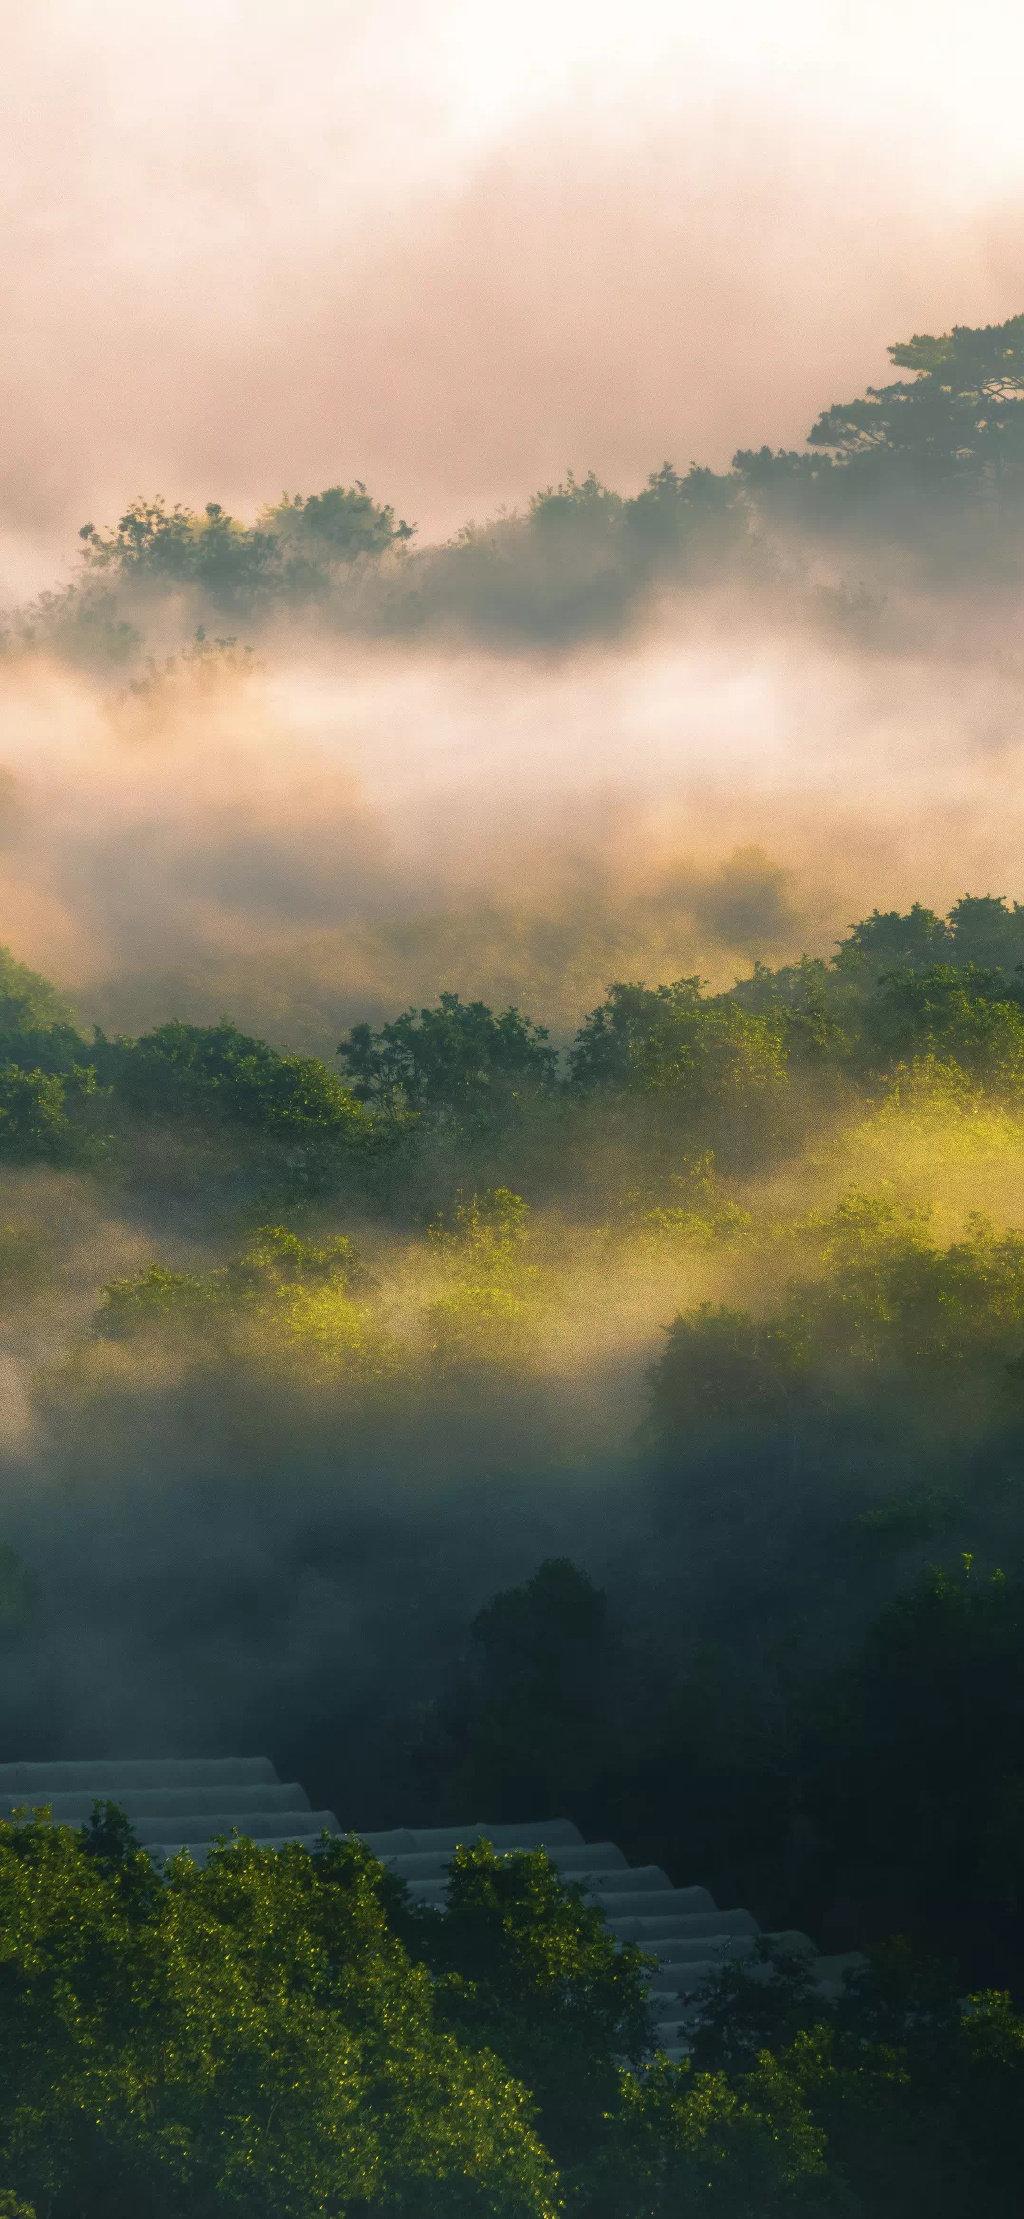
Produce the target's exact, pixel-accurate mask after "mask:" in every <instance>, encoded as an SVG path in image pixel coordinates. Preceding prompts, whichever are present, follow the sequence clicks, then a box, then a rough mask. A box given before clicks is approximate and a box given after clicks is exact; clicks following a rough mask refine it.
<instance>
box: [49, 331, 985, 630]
mask: <svg viewBox="0 0 1024 2219" xmlns="http://www.w3.org/2000/svg"><path fill="white" fill-rule="evenodd" d="M889 352H890V355H891V358H892V362H893V366H894V368H896V369H897V370H902V371H905V372H908V373H909V375H906V376H903V377H900V378H896V379H894V381H893V382H892V383H891V384H890V385H886V386H881V387H869V389H868V391H867V392H866V393H865V394H864V395H862V396H859V397H857V398H855V399H853V400H850V401H843V402H833V403H831V404H830V405H828V406H827V407H825V408H824V409H823V410H822V412H821V414H820V415H819V416H818V418H817V419H816V421H815V423H814V424H813V425H812V426H811V428H810V430H809V432H808V435H807V448H806V451H803V452H801V451H781V452H776V451H773V450H772V449H770V448H767V447H764V448H761V449H759V450H756V451H755V450H751V449H743V448H741V449H740V450H739V451H738V452H737V454H736V455H735V457H734V460H733V465H732V468H731V470H729V471H726V472H716V471H713V470H710V469H708V468H706V467H704V466H703V465H701V464H699V463H692V462H691V463H690V464H689V466H688V467H687V469H685V470H679V469H678V468H677V467H676V465H675V464H674V463H672V462H665V463H663V464H662V465H661V467H660V468H658V469H655V470H652V472H651V474H650V476H649V477H648V480H647V483H646V485H645V486H643V487H642V488H641V490H640V491H639V492H638V493H635V494H628V495H624V494H620V493H618V492H616V491H613V490H612V489H611V488H610V487H608V486H606V485H603V484H602V483H601V482H600V481H599V480H598V479H597V478H596V477H595V476H594V474H593V472H590V473H589V474H585V475H583V476H577V475H574V474H573V472H572V471H569V472H567V474H566V477H565V478H564V480H563V481H562V482H561V483H560V484H558V485H552V486H548V487H545V488H543V489H542V490H540V491H538V492H537V493H535V494H534V495H533V497H532V499H531V500H530V502H529V504H528V507H527V509H526V510H525V512H524V513H522V514H510V515H502V516H499V517H498V518H496V519H493V520H491V521H489V522H485V523H482V524H480V523H470V524H467V525H466V526H465V527H464V529H463V530H462V531H461V532H459V533H458V534H457V535H456V536H455V537H454V539H452V540H450V541H448V542H446V543H444V544H442V545H437V546H420V545H419V544H418V542H417V541H416V538H415V530H416V528H415V525H413V524H410V523H408V522H407V521H406V520H405V519H404V518H403V517H399V516H396V513H395V511H394V509H393V508H392V507H391V506H390V505H389V504H387V503H380V502H378V501H377V500H375V499H374V497H373V496H372V495H371V494H370V493H369V492H368V491H367V489H366V487H365V486H364V485H362V484H360V483H356V484H354V485H351V486H344V485H336V486H329V487H327V488H325V489H324V490H322V491H320V492H317V493H311V494H308V495H301V494H284V495H282V497H281V498H280V499H279V500H278V501H276V502H274V503H272V504H270V505H269V506H267V507H266V508H264V509H263V510H262V511H261V513H260V515H259V516H258V517H257V518H256V520H255V522H253V523H246V522H243V521H241V520H240V519H238V518H236V517H233V516H230V515H229V514H228V513H227V512H226V511H225V510H224V509H223V507H222V506H221V505H220V503H219V502H216V501H210V502H208V503H207V504H206V506H205V508H203V509H201V510H192V509H189V508H187V507H185V506H183V505H182V504H180V503H174V504H168V502H167V501H166V500H165V499H163V498H162V497H158V498H139V499H137V500H135V501H133V502H132V503H131V505H130V507H129V508H128V509H126V511H125V513H124V514H123V516H121V517H120V518H119V519H118V521H117V522H116V524H114V525H113V526H112V527H110V528H109V529H104V528H102V527H99V526H97V525H95V524H94V523H92V522H89V523H86V524H83V525H82V527H81V529H80V534H79V537H80V539H81V542H82V549H81V553H82V561H83V570H82V574H81V575H80V577H79V578H78V579H77V580H76V581H75V582H74V583H72V584H71V585H70V586H68V587H66V588H65V589H64V590H63V591H57V592H54V593H50V594H46V595H44V596H43V597H42V599H41V600H40V601H39V603H38V604H36V605H35V606H34V607H33V608H29V609H25V610H22V611H15V612H12V613H11V614H10V615H9V617H8V619H7V624H6V640H7V644H8V647H9V648H10V649H14V650H17V651H21V650H24V648H25V647H30V648H32V647H35V648H40V649H43V650H48V651H56V652H58V653H59V654H61V655H62V656H65V657H68V658H70V659H72V660H77V661H80V662H84V663H86V664H99V665H100V666H101V667H102V666H104V665H109V666H113V667H115V668H116V667H118V666H122V667H128V668H132V667H139V666H141V665H143V664H144V661H145V656H146V651H147V644H148V639H149V635H150V633H151V632H155V633H156V634H157V635H158V637H159V638H160V639H161V640H163V639H164V638H165V637H166V634H167V628H168V623H169V624H170V628H171V631H172V633H174V634H176V636H177V637H178V638H179V639H180V640H181V641H184V640H187V639H188V638H189V637H190V636H191V635H193V634H194V633H195V632H196V629H197V627H198V630H199V636H200V644H201V645H202V642H203V640H204V639H205V637H206V627H208V626H209V625H213V626H214V627H216V628H218V629H219V628H221V627H223V626H225V625H230V626H231V627H232V630H234V628H235V627H236V626H238V625H242V626H244V627H245V628H247V630H248V631H249V632H251V633H252V634H253V635H254V636H255V635H257V634H260V633H262V632H263V631H264V630H265V629H266V628H267V627H269V626H272V625H274V624H281V623H296V622H297V623H300V624H306V625H308V624H309V623H315V624H316V626H317V627H320V628H325V627H326V628H328V629H333V630H334V631H336V632H339V633H343V634H349V635H356V636H369V637H378V638H390V639H394V640H401V639H403V638H404V639H415V638H420V637H426V638H430V637H432V636H438V637H442V638H445V639H449V640H451V639H457V638H459V637H460V636H461V637H464V638H465V639H467V640H470V641H472V640H478V641H479V640H483V641H489V642H491V643H493V644H495V645H501V644H502V643H506V644H507V645H508V646H509V647H515V646H516V645H517V644H518V645H529V644H530V643H535V644H537V645H538V646H541V647H543V646H549V647H558V646H559V645H571V644H572V643H573V642H574V641H579V640H586V639H587V638H591V637H601V636H605V635H609V634H615V633H617V632H621V631H623V630H624V629H626V628H628V626H629V625H630V624H632V623H634V622H636V621H637V620H638V619H640V618H642V617H643V616H644V614H645V612H646V611H647V610H648V608H649V607H650V605H651V602H652V600H657V597H658V596H659V595H664V594H666V593H669V594H672V595H676V596H679V595H682V596H684V597H685V596H686V595H687V594H700V593H706V592H707V591H709V590H713V589H718V588H720V587H722V586H725V587H728V588H729V589H730V590H734V589H735V590H739V591H741V592H743V591H747V592H752V593H755V594H756V595H758V596H760V597H762V598H763V599H766V601H767V604H768V605H769V606H772V607H774V608H775V609H776V611H777V612H780V613H781V612H782V610H783V609H785V608H787V607H788V609H789V610H790V612H791V613H799V614H800V615H801V616H802V618H803V619H804V620H805V621H809V622H816V623H819V624H821V625H823V626H825V627H826V628H828V626H830V625H832V626H834V625H836V624H838V625H840V627H845V628H849V627H851V626H852V627H853V628H854V629H855V630H857V631H864V632H866V633H867V634H868V635H871V634H872V633H880V636H883V637H884V636H885V629H886V617H885V605H886V600H887V597H888V596H889V595H892V597H893V600H894V603H895V602H898V601H899V599H900V597H901V595H902V594H904V593H905V591H906V588H907V586H908V583H913V582H914V581H916V582H917V583H919V584H921V585H924V586H930V587H935V586H943V585H948V586H951V587H959V588H962V589H966V588H968V587H969V586H970V584H971V581H972V578H975V577H976V576H977V574H978V572H979V570H980V571H981V572H983V573H984V575H985V576H986V580H987V584H988V589H989V590H992V591H996V590H998V589H999V581H1000V576H1001V574H1002V573H1004V572H1005V565H1006V563H1007V560H1008V559H1009V560H1010V561H1012V560H1013V559H1014V557H1013V550H1014V549H1015V548H1019V537H1020V529H1021V501H1022V493H1024V428H1022V426H1024V417H1022V414H1021V401H1022V399H1024V315H1021V316H1012V317H1010V318H1008V320H1007V321H1006V322H1005V323H1003V324H995V325H988V326H984V327H981V328H971V327H969V326H966V325H956V326H954V327H953V329H952V330H951V331H949V332H946V333H943V334H940V335H938V336H935V337H932V336H928V335H918V336H915V337H914V338H912V339H909V340H906V341H902V342H899V343H897V344H894V345H893V346H892V347H891V348H890V349H889ZM222 645H223V646H224V647H227V648H234V647H236V645H237V641H236V639H235V638H234V637H230V638H228V639H226V640H224V641H223V642H222Z"/></svg>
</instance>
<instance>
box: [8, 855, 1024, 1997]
mask: <svg viewBox="0 0 1024 2219" xmlns="http://www.w3.org/2000/svg"><path fill="white" fill-rule="evenodd" d="M0 985H2V999H0V1016H2V1025H3V1034H2V1065H0V1107H2V1116H0V1155H2V1160H3V1162H4V1164H5V1167H6V1168H5V1177H6V1183H7V1192H6V1212H7V1214H6V1219H5V1222H4V1224H3V1226H2V1228H0V1269H2V1285H3V1290H4V1303H5V1314H6V1323H7V1334H8V1344H9V1346H10V1348H11V1349H12V1351H14V1350H18V1351H20V1352H21V1354H20V1356H19V1358H18V1370H17V1373H16V1378H17V1381H18V1391H19V1393H20V1394H21V1396H22V1398H23V1402H24V1417H23V1420H22V1424H21V1428H20V1429H19V1428H17V1427H15V1429H14V1431H13V1432H12V1433H11V1436H10V1439H9V1442H8V1445H7V1447H6V1450H5V1461H6V1470H7V1487H6V1511H5V1519H4V1527H3V1532H2V1535H0V1538H2V1540H3V1542H4V1546H5V1548H6V1549H7V1551H8V1552H9V1558H10V1567H11V1569H10V1578H9V1580H8V1582H7V1587H6V1588H5V1589H4V1594H5V1595H6V1596H7V1600H6V1601H3V1599H2V1597H0V1603H2V1612H3V1629H4V1630H3V1635H2V1638H3V1642H4V1679H3V1686H2V1693H0V1710H2V1718H3V1733H4V1738H5V1742H6V1743H7V1744H8V1745H9V1746H10V1747H11V1748H12V1749H13V1750H15V1751H18V1750H25V1751H31V1752H38V1751H39V1750H40V1749H52V1750H53V1753H54V1754H60V1753H61V1752H62V1750H63V1749H64V1748H65V1747H78V1746H79V1745H87V1744H88V1745H94V1744H96V1743H97V1742H101V1741H106V1742H109V1743H110V1744H111V1745H112V1746H116V1747H117V1748H118V1749H119V1750H121V1751H123V1750H124V1749H125V1748H126V1747H128V1748H131V1747H132V1746H134V1745H135V1743H136V1741H137V1740H138V1739H139V1737H140V1736H142V1737H143V1738H144V1739H145V1743H146V1747H147V1749H148V1748H149V1747H150V1744H151V1743H152V1741H153V1739H154V1737H155V1738H156V1739H158V1740H161V1739H162V1740H165V1741H166V1743H167V1745H168V1746H174V1747H177V1746H178V1745H179V1744H181V1743H182V1742H183V1741H188V1742H190V1743H192V1742H196V1741H198V1742H199V1743H200V1744H205V1742H206V1741H207V1740H210V1739H211V1737H212V1742H213V1743H215V1744H216V1745H217V1746H218V1747H219V1746H221V1745H222V1744H224V1743H225V1742H227V1741H235V1740H238V1741H241V1742H243V1743H245V1742H248V1741H251V1740H252V1738H253V1736H254V1735H255V1736H256V1738H257V1739H261V1740H264V1741H266V1740H270V1742H271V1744H272V1747H273V1749H274V1753H275V1755H276V1756H278V1757H279V1758H280V1760H281V1762H282V1763H283V1764H284V1765H285V1766H286V1768H287V1769H288V1770H289V1771H292V1772H297V1773H299V1775H300V1776H302V1777H303V1778H305V1779H307V1780H308V1781H309V1784H310V1785H311V1787H312V1788H313V1789H314V1792H315V1793H316V1795H317V1796H318V1797H319V1798H320V1799H321V1800H322V1801H323V1802H324V1803H325V1804H331V1805H332V1806H334V1807H336V1808H338V1809H339V1810H340V1811H341V1813H342V1816H343V1819H345V1820H350V1821H351V1822H352V1823H357V1824H360V1825H364V1826H365V1825H372V1824H388V1823H392V1822H398V1821H402V1822H404V1823H409V1822H410V1818H411V1816H419V1817H421V1818H422V1819H423V1821H424V1822H430V1821H431V1820H433V1819H437V1820H438V1821H439V1822H442V1821H443V1822H447V1821H449V1820H450V1819H452V1818H457V1817H458V1816H459V1815H460V1813H462V1812H464V1811H467V1810H471V1811H476V1810H483V1811H484V1812H485V1814H486V1815H491V1816H493V1817H494V1818H495V1819H496V1820H501V1819H504V1818H516V1817H520V1818H521V1817H522V1814H523V1812H524V1811H529V1812H530V1813H531V1814H535V1815H536V1816H538V1817H543V1816H548V1815H558V1814H561V1813H563V1812H566V1811H568V1814H569V1815H571V1816H573V1817H574V1818H576V1819H577V1821H578V1822H579V1823H580V1824H581V1825H582V1826H583V1827H584V1828H585V1829H587V1830H589V1831H591V1832H593V1833H595V1834H596V1835H597V1836H598V1837H600V1836H602V1835H608V1836H611V1837H613V1838H615V1839H618V1840H621V1841H622V1842H623V1843H624V1844H625V1845H626V1846H627V1848H629V1849H630V1850H632V1851H633V1852H634V1853H636V1854H638V1855H640V1856H646V1857H653V1858H656V1859H657V1860H658V1861H663V1862H665V1863H666V1864H667V1865H668V1866H669V1868H670V1870H672V1871H673V1873H674V1874H676V1875H677V1876H678V1877H680V1878H681V1879H684V1880H692V1879H693V1878H695V1877H696V1878H700V1879H702V1880H704V1881H705V1882H707V1883H708V1884H709V1885H711V1886H712V1887H714V1888H716V1889H717V1890H718V1891H719V1892H721V1893H722V1894H723V1895H724V1896H725V1897H726V1899H729V1898H734V1899H735V1898H741V1899H742V1900H744V1901H750V1902H752V1903H753V1905H754V1908H755V1910H756V1911H757V1912H758V1913H759V1914H760V1915H761V1916H762V1917H763V1918H764V1919H765V1920H768V1921H770V1922H771V1923H774V1924H776V1925H785V1924H797V1923H799V1924H803V1925H807V1926H809V1927H811V1928H812V1929H813V1930H814V1931H816V1932H817V1933H819V1934H820V1935H821V1936H822V1937H823V1938H824V1939H825V1940H827V1941H830V1942H832V1943H834V1945H835V1946H837V1947H846V1946H852V1945H854V1944H857V1943H860V1942H863V1941H865V1940H868V1941H871V1940H877V1939H880V1938H882V1937H883V1936H884V1935H886V1934H888V1933H891V1932H893V1931H901V1930H902V1931H905V1932H911V1933H913V1934H914V1935H916V1936H917V1937H918V1939H919V1940H920V1941H922V1942H924V1943H927V1944H929V1945H930V1946H936V1945H941V1946H942V1947H944V1948H947V1949H948V1950H950V1951H951V1952H953V1953H954V1955H956V1956H958V1957H959V1959H960V1961H961V1963H962V1965H963V1967H964V1975H965V1977H969V1978H970V1979H971V1980H975V1979H981V1980H990V1979H993V1978H996V1979H998V1978H1001V1977H1004V1978H1005V1977H1007V1976H1008V1975H1011V1974H1015V1968H1019V1967H1021V1966H1022V1965H1024V1869H1022V1868H1021V1865H1020V1858H1019V1849H1018V1846H1017V1844H1016V1821H1015V1818H1014V1813H1016V1812H1017V1810H1018V1808H1019V1800H1020V1796H1021V1793H1022V1782H1024V1739H1022V1736H1024V1630H1022V1629H1024V1615H1022V1609H1021V1601H1020V1597H1021V1593H1022V1578H1024V1567H1022V1562H1021V1546H1022V1526H1021V1516H1020V1505H1019V1488H1018V1484H1017V1474H1018V1469H1019V1462H1020V1455H1021V1449H1022V1445H1024V1399H1022V1388H1021V1372H1022V1366H1024V1234H1022V1231H1021V1229H1020V1223H1021V1220H1020V1216H1019V1214H1018V1212H1019V1206H1020V1201H1021V1196H1020V1168H1019V1167H1020V1161H1021V1157H1022V1154H1024V1127H1022V1123H1021V1118H1020V1110H1019V1099H1020V1085H1021V1074H1022V1068H1024V907H1022V905H1020V904H1008V903H1006V902H1005V901H1002V900H1000V899H998V898H996V897H994V896H984V897H982V896H976V897H964V898H963V899H962V900H961V901H960V902H959V903H958V904H957V905H956V906H955V907H954V909H953V910H952V911H951V913H950V914H949V916H948V917H941V916H939V915H936V914H934V913H932V912H931V911H928V910H926V909H924V908H923V907H921V906H920V905H915V906H914V907H912V908H911V909H910V910H909V911H907V912H906V913H898V912H892V913H889V914H881V913H879V912H875V913H874V914H873V915H872V916H870V917H868V918H866V919H864V920H863V921H862V922H861V923H859V924H858V925H856V926H854V927H853V928H852V929H851V930H850V932H849V933H848V934H847V936H846V938H845V939H844V941H843V942H842V944H841V945H840V946H839V948H838V949H837V951H836V953H835V954H834V956H833V957H832V958H831V959H829V960H827V961H825V960H821V961H818V960H807V961H805V962H803V963H800V964H797V965H794V966H788V967H784V968H782V969H779V970H775V971H773V970H770V969H769V968H768V967H766V966H764V965H760V966H758V967H757V968H756V969H755V971H754V972H753V974H752V975H750V976H748V977H747V978H745V979H743V980H741V981H740V982H739V983H738V984H737V986H736V987H735V988H734V989H731V990H729V991H727V992H722V993H717V994H715V993H709V992H708V991H707V990H706V989H704V988H703V987H702V986H701V983H700V982H699V980H696V979H683V980H681V981H677V982H676V983H675V984H674V985H672V986H670V987H655V988H649V987H645V986H643V985H642V984H640V983H638V982H633V983H629V982H623V983H619V984H616V985H613V986H612V987H611V988H610V989H609V992H608V994H607V996H606V998H605V1000H604V1001H603V1002H602V1003H601V1004H599V1006H598V1007H597V1008H596V1009H594V1010H593V1011H592V1012H591V1014H590V1015H589V1016H588V1017H587V1018H586V1019H585V1020H584V1022H583V1023H582V1025H581V1026H580V1028H579V1031H578V1033H577V1036H576V1038H575V1040H574V1041H572V1042H571V1043H570V1044H569V1045H568V1047H567V1048H566V1049H564V1050H556V1048H555V1047H554V1046H553V1044H552V1042H551V1041H550V1040H549V1039H548V1037H547V1035H546V1032H545V1029H544V1027H543V1025H542V1024H540V1023H539V1022H538V1021H536V1020H535V1019H534V1018H532V1017H530V1016H527V1015H526V1014H525V1013H524V1012H522V1011H521V1010H517V1009H514V1008H511V1009H508V1010H505V1011H497V1012H495V1011H493V1010H491V1009H489V1008H488V1007H487V1006H486V1005H484V1004H481V1003H478V1002H464V1001H463V1000H462V999H461V997H460V996H459V995H457V994H456V993H454V992H447V993H445V994H444V995H443V996H442V997H441V999H440V1000H439V1001H438V1003H437V1004H436V1005H434V1006H432V1007H425V1008H422V1009H419V1010H416V1009H412V1010H408V1011H406V1012H405V1013H404V1014H403V1015H401V1016H399V1017H397V1018H395V1019H392V1020H390V1021H388V1022H386V1023H385V1024H383V1025H381V1026H379V1027H376V1028H375V1027H373V1026H370V1025H366V1024H364V1025H357V1026H356V1027H354V1028H353V1029H352V1031H351V1032H350V1033H349V1034H348V1035H346V1036H345V1038H344V1039H343V1041H342V1042H341V1043H340V1044H339V1051H338V1059H337V1061H338V1068H337V1070H332V1069H331V1068H330V1067H329V1066H328V1065H327V1064H325V1063H323V1062H321V1061H320V1060H319V1059H317V1058H315V1057H309V1056H296V1055H292V1054H290V1053H288V1052H287V1051H284V1050H280V1049H276V1048H273V1047H270V1046H269V1045H268V1044H267V1043H265V1042H263V1041H261V1040H259V1039H258V1038H255V1037H250V1036H247V1035H245V1034H243V1033H241V1032H240V1031H238V1030H237V1028H235V1027H234V1026H232V1025H231V1024H230V1023H229V1022H227V1021H226V1020H225V1021H224V1022H223V1023H222V1024H220V1025H216V1026H208V1027H203V1026H195V1025H188V1024H185V1023H183V1022H181V1021H173V1022H168V1023H166V1024H163V1025H161V1026H158V1027H156V1028H155V1029H154V1030H153V1031H152V1032H150V1033H149V1034H144V1035H141V1036H139V1037H138V1038H135V1039H132V1038H126V1037H107V1036H105V1035H103V1034H101V1033H96V1034H95V1035H94V1036H93V1037H92V1038H89V1037H88V1036H87V1035H86V1033H85V1032H84V1031H83V1030H82V1029H81V1028H80V1027H78V1026H77V1025H76V1023H75V1021H74V1018H73V1014H72V1012H71V1011H70V1009H69V1008H68V1006H67V1005H66V1003H65V1002H64V1001H63V999H62V998H61V996H60V995H59V994H58V993H57V992H56V991H55V990H54V989H53V988H51V987H50V986H49V985H48V984H47V982H46V981H44V980H42V979H40V978H38V977H36V976H35V975H34V974H32V973H31V972H29V971H27V970H26V969H25V968H24V967H23V966H20V965H19V964H18V963H17V962H16V961H15V959H14V958H13V957H11V956H7V957H5V959H4V965H3V974H2V980H0ZM58 1321H59V1322H58ZM8 1588H9V1594H8ZM399 1628H400V1629H401V1632H400V1635H399V1632H398V1629H399ZM268 1636H269V1637H268ZM83 1660H86V1662H85V1668H84V1669H83ZM940 1808H941V1811H942V1823H941V1825H938V1824H937V1823H935V1819H934V1814H935V1812H936V1811H937V1810H938V1809H940Z"/></svg>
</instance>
